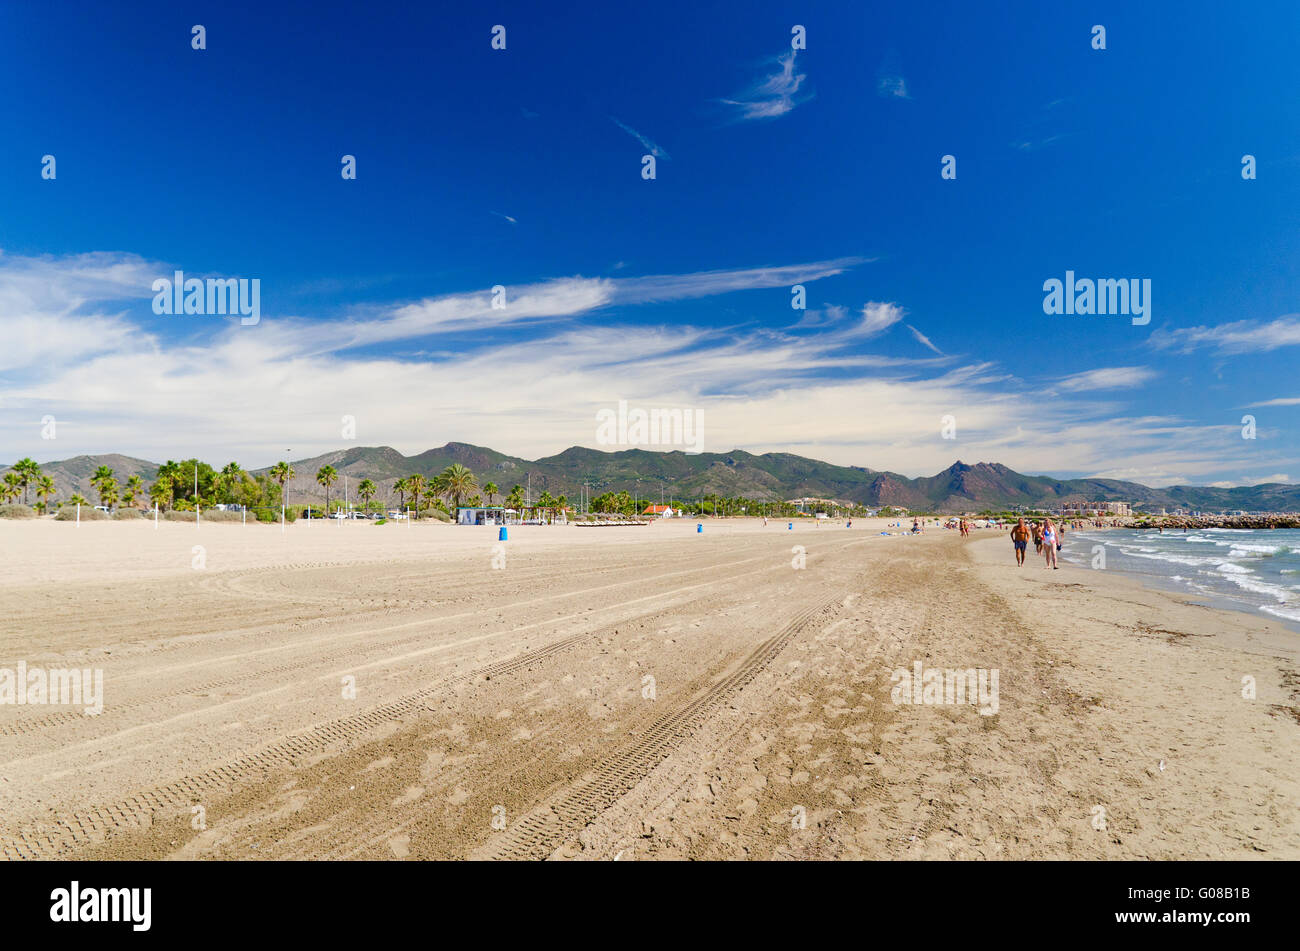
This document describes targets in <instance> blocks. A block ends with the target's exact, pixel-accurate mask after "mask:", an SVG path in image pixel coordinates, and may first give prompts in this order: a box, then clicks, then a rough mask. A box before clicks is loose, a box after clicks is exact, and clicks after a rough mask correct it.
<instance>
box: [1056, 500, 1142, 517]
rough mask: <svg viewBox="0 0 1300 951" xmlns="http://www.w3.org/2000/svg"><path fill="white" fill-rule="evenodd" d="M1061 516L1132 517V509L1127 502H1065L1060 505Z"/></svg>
mask: <svg viewBox="0 0 1300 951" xmlns="http://www.w3.org/2000/svg"><path fill="white" fill-rule="evenodd" d="M1061 514H1062V515H1077V516H1080V517H1085V516H1090V515H1120V516H1124V515H1132V514H1133V508H1132V506H1130V505H1129V503H1128V502H1065V503H1063V504H1062V505H1061Z"/></svg>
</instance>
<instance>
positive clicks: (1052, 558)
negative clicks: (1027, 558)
mask: <svg viewBox="0 0 1300 951" xmlns="http://www.w3.org/2000/svg"><path fill="white" fill-rule="evenodd" d="M1058 541H1059V538H1058V536H1057V532H1056V526H1055V525H1053V524H1052V520H1051V519H1050V518H1049V519H1047V520H1046V521H1044V522H1043V557H1044V559H1045V560H1046V563H1045V564H1044V565H1043V567H1044V568H1053V569H1056V568H1059V567H1060V565H1058V564H1057V563H1056V549H1057V544H1058Z"/></svg>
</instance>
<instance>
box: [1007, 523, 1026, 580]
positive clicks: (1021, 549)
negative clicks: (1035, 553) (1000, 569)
mask: <svg viewBox="0 0 1300 951" xmlns="http://www.w3.org/2000/svg"><path fill="white" fill-rule="evenodd" d="M1011 544H1012V545H1014V546H1015V549H1016V567H1017V568H1019V567H1021V566H1022V565H1024V563H1025V549H1026V548H1027V547H1028V546H1029V526H1028V525H1026V524H1025V520H1024V519H1023V518H1022V519H1021V520H1020V521H1018V522H1016V524H1015V525H1014V526H1012V529H1011Z"/></svg>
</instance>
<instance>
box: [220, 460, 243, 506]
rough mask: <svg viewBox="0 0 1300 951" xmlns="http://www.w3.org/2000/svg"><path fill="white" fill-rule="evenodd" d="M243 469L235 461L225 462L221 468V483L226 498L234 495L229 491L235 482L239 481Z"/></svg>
mask: <svg viewBox="0 0 1300 951" xmlns="http://www.w3.org/2000/svg"><path fill="white" fill-rule="evenodd" d="M243 471H244V470H243V469H242V468H240V466H239V463H237V462H227V463H226V464H225V465H224V466H223V467H222V468H221V484H222V485H223V486H224V487H225V490H226V498H233V497H234V496H233V495H231V492H232V490H233V489H234V488H235V483H236V482H238V481H239V476H240V475H241V474H242V473H243Z"/></svg>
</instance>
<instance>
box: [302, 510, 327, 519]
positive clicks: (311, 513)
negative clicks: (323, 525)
mask: <svg viewBox="0 0 1300 951" xmlns="http://www.w3.org/2000/svg"><path fill="white" fill-rule="evenodd" d="M299 517H300V518H324V517H325V516H324V515H322V514H321V513H320V512H318V511H316V510H315V509H303V510H302V515H301V516H299Z"/></svg>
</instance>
